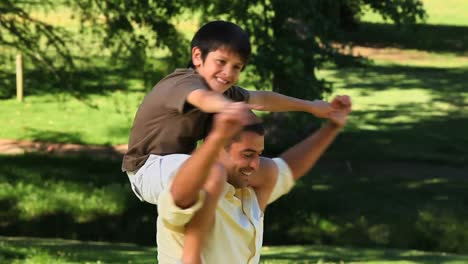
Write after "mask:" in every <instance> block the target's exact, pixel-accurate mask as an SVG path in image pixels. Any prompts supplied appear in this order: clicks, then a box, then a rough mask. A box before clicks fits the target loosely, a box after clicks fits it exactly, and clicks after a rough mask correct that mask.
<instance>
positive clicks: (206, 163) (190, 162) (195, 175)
mask: <svg viewBox="0 0 468 264" xmlns="http://www.w3.org/2000/svg"><path fill="white" fill-rule="evenodd" d="M243 112H244V106H243V103H233V104H230V105H229V106H228V107H227V108H225V109H223V111H222V112H221V113H219V114H217V115H216V116H215V119H214V121H213V129H212V131H211V132H210V134H209V135H208V136H207V137H206V139H205V142H204V143H203V144H202V145H201V146H200V147H199V148H197V149H196V150H195V151H194V152H193V154H192V155H191V156H190V158H188V159H187V160H186V161H185V162H184V163H183V164H182V166H181V167H180V169H179V171H178V172H177V174H176V176H175V178H174V181H173V182H172V185H171V189H170V192H171V195H172V198H173V200H174V203H175V204H176V205H177V206H178V207H180V208H188V207H190V206H192V205H193V204H195V202H196V201H197V198H198V193H199V191H200V190H201V189H202V187H203V185H204V183H205V181H206V178H207V177H208V173H209V172H210V170H211V168H212V167H213V165H214V164H215V162H216V160H217V158H218V155H219V154H220V151H221V150H222V149H223V148H224V146H225V144H226V143H227V142H228V140H230V139H231V138H232V136H234V134H235V133H237V131H239V130H240V129H241V126H242V122H243V121H244V120H242V115H243Z"/></svg>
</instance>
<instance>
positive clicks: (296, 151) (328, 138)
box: [281, 122, 341, 180]
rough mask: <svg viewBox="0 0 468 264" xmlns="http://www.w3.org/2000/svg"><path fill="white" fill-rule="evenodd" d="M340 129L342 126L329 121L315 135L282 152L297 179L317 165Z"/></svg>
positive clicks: (282, 156)
mask: <svg viewBox="0 0 468 264" xmlns="http://www.w3.org/2000/svg"><path fill="white" fill-rule="evenodd" d="M340 130H341V127H339V126H337V125H335V124H333V123H331V122H328V123H327V124H326V125H325V126H323V127H322V128H320V129H319V130H318V131H317V132H315V133H314V134H313V135H311V136H309V137H308V138H306V139H304V140H303V141H301V142H300V143H298V144H296V145H295V146H293V147H291V148H289V149H288V150H286V151H285V152H284V153H283V154H281V158H283V159H284V160H285V161H286V162H287V163H288V165H289V167H290V169H291V171H292V174H293V177H294V179H295V180H297V179H299V178H300V177H302V176H303V175H304V174H305V173H307V171H309V170H310V168H312V166H314V165H315V163H316V162H317V160H318V159H319V158H320V156H322V154H323V153H324V152H325V150H326V149H327V148H328V146H330V144H331V143H332V142H333V140H334V139H335V138H336V136H337V135H338V133H339V131H340Z"/></svg>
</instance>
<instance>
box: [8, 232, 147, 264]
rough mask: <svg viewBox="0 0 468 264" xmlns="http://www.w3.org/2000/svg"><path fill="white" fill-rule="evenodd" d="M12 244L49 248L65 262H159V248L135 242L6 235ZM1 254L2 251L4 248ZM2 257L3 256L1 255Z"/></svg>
mask: <svg viewBox="0 0 468 264" xmlns="http://www.w3.org/2000/svg"><path fill="white" fill-rule="evenodd" d="M0 241H3V242H4V243H5V244H6V245H8V246H9V247H14V248H30V249H32V248H34V249H36V250H41V251H45V252H47V253H48V255H50V256H52V257H55V258H58V259H59V260H62V261H63V262H64V263H65V262H68V261H72V262H79V263H82V262H86V263H88V262H96V261H97V262H103V263H127V262H128V263H155V261H156V249H155V248H154V247H153V248H145V247H141V246H137V245H131V244H119V243H113V244H110V243H99V242H83V241H74V240H62V239H35V238H22V237H17V238H2V237H0ZM10 251H12V252H13V253H15V254H9V255H7V254H4V256H5V258H6V259H24V258H26V254H24V253H23V254H19V253H18V252H14V251H13V250H10ZM6 253H8V252H6ZM0 254H2V252H1V251H0ZM0 256H1V255H0Z"/></svg>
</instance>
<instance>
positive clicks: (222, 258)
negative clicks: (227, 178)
mask: <svg viewBox="0 0 468 264" xmlns="http://www.w3.org/2000/svg"><path fill="white" fill-rule="evenodd" d="M273 161H274V162H275V164H276V165H277V166H278V180H277V182H276V185H275V187H274V189H273V192H272V194H271V196H270V199H269V202H268V203H271V202H273V201H275V200H276V199H278V198H279V197H280V196H282V195H284V194H286V193H288V192H289V191H290V190H291V188H292V187H293V186H294V179H293V177H292V174H291V170H290V169H289V167H288V165H287V163H286V162H285V161H284V160H282V159H280V158H275V159H273ZM169 189H170V188H166V189H165V190H163V192H162V193H161V194H160V196H159V203H158V212H159V216H158V220H157V236H156V237H157V243H158V262H159V264H174V263H177V261H179V260H180V258H181V256H182V247H183V241H184V240H183V238H184V225H185V224H186V223H188V222H189V221H190V219H191V218H192V216H193V214H194V213H195V212H196V211H197V210H198V209H200V207H201V205H202V204H203V201H204V198H205V194H204V192H202V191H201V192H200V194H199V199H198V201H197V202H196V203H195V204H194V205H193V206H192V207H190V208H187V209H181V208H179V207H177V206H176V205H175V204H174V200H173V199H172V196H171V194H170V192H169ZM262 242H263V212H262V210H261V209H260V206H259V204H258V201H257V196H256V195H255V191H254V190H253V189H252V188H242V189H237V190H236V189H234V187H233V186H232V185H230V184H228V183H226V184H225V186H224V193H223V195H222V197H221V199H220V201H219V203H218V207H217V208H216V216H215V222H214V225H213V229H212V230H211V231H210V233H209V234H207V238H206V243H205V245H204V246H203V250H202V261H203V263H205V264H215V263H226V264H230V263H232V264H241V263H247V264H254V263H258V262H259V260H260V250H261V248H262Z"/></svg>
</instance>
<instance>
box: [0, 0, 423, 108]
mask: <svg viewBox="0 0 468 264" xmlns="http://www.w3.org/2000/svg"><path fill="white" fill-rule="evenodd" d="M64 6H66V7H68V8H72V9H73V12H74V16H77V17H78V18H79V20H80V31H79V32H80V33H86V34H91V35H94V36H95V40H96V41H97V42H98V43H100V44H99V47H98V48H99V49H101V50H106V49H108V50H110V52H111V54H112V58H114V59H126V60H127V63H128V65H129V66H131V67H133V68H136V69H138V70H139V71H141V72H142V73H143V76H147V75H148V74H150V71H149V69H148V68H147V66H148V64H149V58H150V57H151V56H150V55H152V54H154V50H155V49H161V48H162V49H165V50H166V51H167V52H168V53H169V55H170V58H171V60H170V62H171V66H179V67H180V66H181V65H184V64H186V62H187V60H188V59H189V58H190V56H189V52H190V51H189V46H188V41H187V40H186V39H185V37H184V36H183V33H181V32H179V31H178V30H177V29H176V27H175V25H174V22H173V18H175V17H177V16H180V15H181V14H187V13H189V14H191V15H192V16H193V15H194V14H195V13H196V12H201V14H202V16H201V17H202V21H207V20H210V19H219V18H227V19H231V20H233V21H235V22H237V23H239V24H240V25H241V26H243V27H244V28H245V29H246V30H247V31H248V32H249V33H250V35H251V38H252V43H253V44H254V49H255V52H254V56H253V58H252V61H251V62H252V65H253V66H254V71H252V72H253V74H255V76H257V77H252V76H250V77H251V78H254V79H257V78H259V82H258V84H257V85H256V86H257V88H259V89H266V88H269V87H271V84H273V90H274V91H278V92H281V93H284V94H287V95H291V96H295V97H299V98H305V99H315V98H320V97H321V95H322V93H323V92H326V91H330V86H329V85H327V84H326V83H325V82H324V81H323V80H320V79H318V78H317V77H316V75H315V70H316V69H318V68H320V67H321V66H322V64H323V63H324V62H325V61H328V60H330V59H331V58H333V57H334V56H336V54H337V53H336V52H335V50H334V49H333V48H332V46H331V44H330V40H331V39H332V38H333V36H339V35H341V33H342V32H343V29H345V28H346V27H345V26H346V25H348V24H350V23H354V22H353V21H355V20H357V17H358V16H359V14H360V13H361V12H362V10H363V9H365V7H370V8H372V9H373V10H375V11H376V12H378V13H381V14H382V15H383V16H384V17H389V18H390V19H392V20H393V21H394V22H395V23H397V24H411V23H414V22H416V20H417V19H418V18H421V17H423V15H424V11H423V8H422V5H421V3H420V1H409V0H398V1H396V0H386V1H371V0H366V1H364V0H341V1H305V2H304V1H299V0H291V1H281V0H271V1H263V0H262V1H260V0H256V1H245V0H244V1H205V0H203V1H184V0H176V1H150V0H144V1H141V0H132V1H128V0H106V1H98V0H84V1H76V0H63V1H61V2H59V3H53V2H52V1H45V2H44V1H42V2H40V3H39V2H35V1H33V2H30V1H15V2H13V1H9V0H8V1H3V2H2V4H1V6H0V11H1V13H2V16H1V18H0V32H1V33H2V34H1V35H2V36H5V37H2V38H0V46H5V45H6V46H9V47H11V48H13V49H17V50H21V51H23V52H24V53H25V54H27V55H29V56H32V57H35V58H37V59H40V60H41V61H42V62H43V63H44V64H45V65H47V67H48V68H49V69H50V70H51V71H53V72H54V76H55V77H56V79H57V80H60V81H61V83H62V84H63V85H66V86H69V87H70V90H75V91H78V92H83V91H80V86H81V83H80V82H79V79H80V78H78V76H76V75H75V71H76V70H77V69H76V68H75V67H74V61H75V59H76V58H75V55H74V54H72V53H71V52H70V46H72V45H74V44H77V43H79V42H80V40H79V39H76V38H72V37H71V36H70V33H72V31H70V30H65V28H62V27H60V26H56V25H52V24H50V23H46V22H42V21H40V20H38V19H35V18H33V17H32V16H31V15H30V13H31V12H32V10H36V8H37V7H40V8H43V9H46V10H53V11H56V8H60V7H64ZM194 10H195V12H193V11H194ZM76 33H78V32H74V33H73V34H76ZM9 38H13V39H12V40H9ZM68 42H70V43H68ZM94 48H96V47H94ZM51 49H52V51H53V52H52V51H50V50H51ZM57 56H59V58H61V59H62V60H63V61H64V62H63V63H62V64H57V63H56V57H57ZM170 68H173V67H170Z"/></svg>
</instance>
